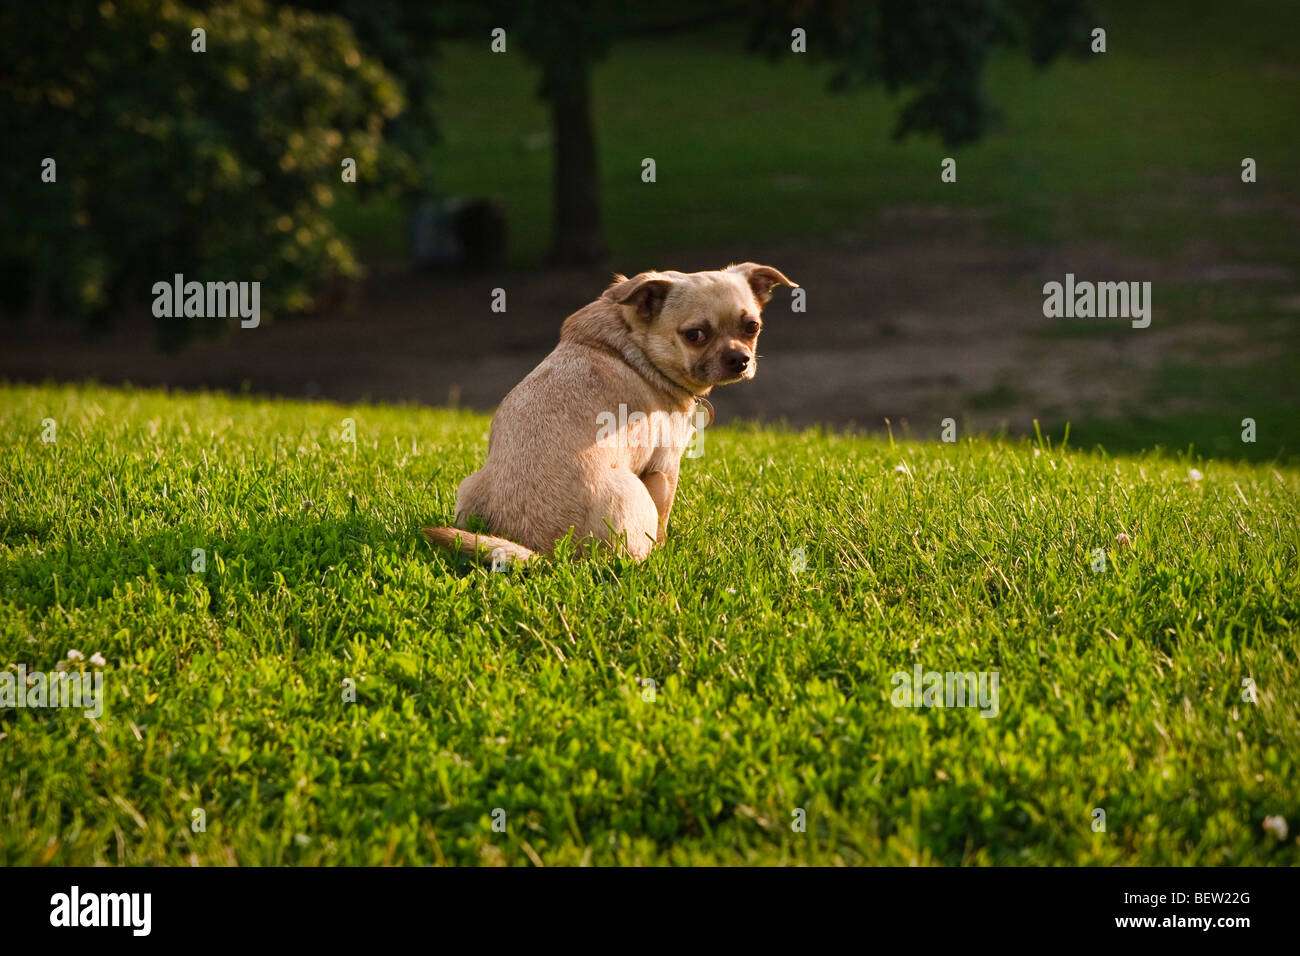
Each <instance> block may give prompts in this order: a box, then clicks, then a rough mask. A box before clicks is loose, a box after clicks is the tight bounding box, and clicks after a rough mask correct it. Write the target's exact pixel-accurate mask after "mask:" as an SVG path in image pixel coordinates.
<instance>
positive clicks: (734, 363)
mask: <svg viewBox="0 0 1300 956" xmlns="http://www.w3.org/2000/svg"><path fill="white" fill-rule="evenodd" d="M722 361H723V362H724V363H725V364H726V366H727V369H728V370H729V371H731V372H732V373H733V374H735V375H739V374H740V373H741V372H743V371H744V370H745V366H747V365H748V364H749V353H748V352H742V351H741V350H740V349H728V350H727V351H726V352H724V353H723V356H722Z"/></svg>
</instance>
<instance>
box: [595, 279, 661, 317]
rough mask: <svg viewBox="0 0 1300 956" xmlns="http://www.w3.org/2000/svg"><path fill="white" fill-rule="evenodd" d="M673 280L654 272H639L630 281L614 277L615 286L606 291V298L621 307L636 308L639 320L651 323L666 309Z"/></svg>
mask: <svg viewBox="0 0 1300 956" xmlns="http://www.w3.org/2000/svg"><path fill="white" fill-rule="evenodd" d="M672 284H673V283H672V280H671V279H665V278H663V277H662V276H660V275H658V274H657V273H654V272H639V273H637V274H636V275H634V276H633V277H632V278H630V279H625V278H623V277H622V276H620V275H616V276H614V284H613V285H611V286H610V287H609V288H608V289H606V290H605V295H604V298H606V299H609V300H610V301H611V302H616V303H618V304H619V305H630V306H633V307H635V308H636V314H637V317H638V318H641V319H643V320H645V321H647V322H648V321H650V320H651V319H653V318H654V317H655V316H657V315H658V314H659V310H660V309H662V308H663V307H664V299H666V298H667V297H668V290H669V288H671V287H672Z"/></svg>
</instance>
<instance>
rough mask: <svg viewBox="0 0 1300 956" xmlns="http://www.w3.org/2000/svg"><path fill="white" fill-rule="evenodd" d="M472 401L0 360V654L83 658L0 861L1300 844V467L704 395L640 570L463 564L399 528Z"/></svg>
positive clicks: (25, 726)
mask: <svg viewBox="0 0 1300 956" xmlns="http://www.w3.org/2000/svg"><path fill="white" fill-rule="evenodd" d="M346 418H351V419H353V420H354V421H355V426H356V443H355V445H351V444H347V443H344V442H343V441H341V435H342V431H343V422H344V419H346ZM45 419H53V420H54V422H55V423H56V427H57V440H56V441H55V442H52V443H45V442H43V441H42V440H41V431H42V422H43V420H45ZM487 424H488V421H487V419H486V418H484V417H480V416H476V415H471V414H467V413H457V412H450V411H431V410H423V409H413V408H392V407H372V406H354V407H343V406H335V405H328V404H303V403H295V402H286V401H260V400H257V401H255V400H248V399H242V398H228V397H222V396H211V395H198V396H167V395H164V394H161V393H157V392H137V391H129V390H125V391H124V390H107V389H100V388H65V387H47V388H27V387H13V386H3V387H0V426H2V428H3V431H2V434H3V437H2V438H0V462H3V464H2V465H0V502H3V512H0V668H2V667H4V666H5V665H10V666H11V667H14V666H16V665H17V664H19V663H22V664H25V665H26V666H27V669H28V670H29V671H36V670H43V671H44V670H52V669H53V668H54V667H55V666H56V663H57V662H58V661H59V660H60V659H62V658H64V657H65V656H66V655H67V653H68V651H69V650H70V649H74V648H75V649H77V650H79V651H81V652H82V653H83V654H85V655H86V657H87V658H89V657H90V656H91V655H92V654H94V653H96V652H98V653H101V654H102V655H103V657H104V658H105V659H106V663H105V664H104V666H103V671H104V675H105V692H106V704H105V708H104V713H103V715H102V716H101V717H100V718H99V719H90V718H87V717H84V716H82V714H81V712H80V711H76V712H74V711H70V710H32V709H22V710H17V709H9V710H0V780H3V781H4V784H3V786H0V863H3V864H28V863H41V862H44V863H53V864H96V863H107V864H119V863H134V864H142V863H169V864H184V863H186V862H191V861H193V862H199V863H204V864H224V863H240V864H267V865H272V864H284V863H339V864H342V863H349V864H363V863H382V862H388V863H404V864H423V863H441V862H444V861H445V862H448V863H456V864H476V863H510V864H522V865H527V864H529V863H530V862H532V863H536V862H538V861H541V862H544V863H547V864H576V863H583V862H586V863H614V862H620V863H647V864H663V863H739V862H761V863H837V862H846V863H862V862H866V863H887V864H910V863H926V864H928V863H947V864H962V863H964V864H971V863H1004V864H1009V863H1039V864H1060V863H1070V864H1193V863H1194V864H1229V863H1230V864H1264V863H1272V864H1286V865H1296V864H1300V847H1298V845H1297V841H1296V839H1295V831H1296V830H1297V829H1298V828H1300V796H1298V795H1297V792H1296V789H1295V785H1294V784H1295V780H1296V778H1297V775H1298V774H1300V766H1298V765H1297V764H1298V760H1300V758H1298V757H1297V753H1300V748H1298V747H1297V744H1300V695H1297V693H1296V687H1297V678H1298V677H1300V663H1298V662H1297V657H1298V655H1297V652H1298V651H1300V634H1298V632H1297V621H1298V620H1300V606H1298V604H1300V570H1298V565H1297V546H1298V544H1300V530H1298V529H1300V471H1296V470H1294V469H1291V468H1283V467H1274V466H1269V465H1244V464H1240V465H1239V464H1233V465H1228V464H1221V463H1219V462H1217V461H1203V460H1197V461H1189V460H1185V459H1177V458H1172V457H1155V456H1141V457H1134V458H1109V457H1105V456H1101V455H1097V454H1091V453H1083V452H1075V451H1072V450H1062V449H1060V448H1057V447H1049V446H1048V445H1046V444H1041V445H1040V444H1031V443H1028V442H1019V443H1010V442H1008V443H998V442H992V441H985V440H977V441H971V442H964V443H961V444H957V445H943V444H937V443H936V444H900V445H897V446H891V445H890V443H889V442H888V441H882V440H866V439H860V438H853V437H848V436H842V435H840V436H834V435H826V434H823V433H820V432H818V431H815V430H812V431H806V432H801V433H794V432H783V431H779V430H769V429H764V430H760V429H756V428H755V429H749V428H747V429H736V428H726V427H719V428H717V429H716V430H714V431H711V432H710V433H708V435H707V440H706V443H705V446H704V447H705V455H704V457H703V458H701V459H698V460H693V461H692V460H688V461H686V462H685V463H684V470H683V483H682V488H681V492H680V496H679V499H678V504H677V508H676V509H675V511H674V514H673V523H674V524H673V527H672V528H671V529H670V534H669V541H668V545H667V547H666V548H664V549H663V550H661V551H658V552H656V553H655V554H654V555H652V557H651V558H650V559H649V560H648V561H647V562H646V563H645V564H643V565H640V566H637V565H633V564H629V563H624V562H621V561H620V560H618V559H616V558H613V557H611V556H601V557H597V558H595V559H592V560H586V561H581V562H571V561H568V560H560V561H557V562H555V563H552V564H548V565H546V566H544V567H541V568H536V569H531V570H528V571H524V572H512V573H508V574H493V573H491V572H488V571H485V570H482V569H477V568H471V567H468V566H466V565H464V564H461V563H459V562H458V561H456V560H454V559H449V558H444V557H443V556H441V555H439V554H436V553H434V552H433V551H432V550H431V549H430V548H429V546H428V545H426V544H425V543H424V541H423V540H422V539H421V538H420V536H419V535H418V528H419V526H420V525H421V523H427V522H429V521H431V520H440V519H446V518H448V517H449V516H450V515H451V510H452V502H453V496H454V493H455V487H456V484H457V483H458V481H459V480H460V478H461V477H463V476H464V475H465V474H466V473H468V472H469V471H470V470H472V469H473V468H475V467H477V465H478V464H479V463H480V462H481V460H482V458H483V456H484V454H485V451H486V432H487ZM1193 468H1195V469H1198V470H1199V472H1201V473H1203V478H1202V479H1200V480H1195V479H1194V477H1193V476H1192V473H1191V469H1193ZM1120 532H1123V533H1126V534H1127V535H1129V536H1130V537H1131V539H1132V546H1131V547H1130V548H1120V547H1118V546H1117V544H1116V540H1115V539H1116V535H1117V534H1118V533H1120ZM195 548H202V549H204V550H205V552H206V570H204V571H203V572H201V573H199V572H194V571H192V570H191V566H192V565H191V563H192V560H193V558H192V554H193V549H195ZM796 548H803V549H805V551H806V558H807V568H806V569H805V570H803V571H798V572H796V571H793V570H792V569H791V564H792V561H791V554H792V551H793V550H794V549H796ZM1099 548H1100V549H1106V552H1107V553H1106V569H1105V570H1104V571H1102V572H1095V571H1094V570H1093V569H1092V568H1093V561H1094V558H1093V552H1094V549H1099ZM918 664H919V665H920V666H921V668H922V669H923V670H925V671H939V672H944V671H975V672H993V671H996V672H997V673H998V675H999V688H1000V699H999V706H998V712H997V714H996V716H992V717H987V718H986V717H982V716H981V715H980V713H979V711H978V710H974V709H943V708H931V709H914V708H900V707H895V706H892V705H891V692H892V690H893V684H892V681H891V675H893V674H894V673H895V672H907V673H911V672H912V671H913V668H914V666H916V665H918ZM1246 679H1251V680H1253V681H1254V682H1255V685H1256V687H1257V702H1256V703H1250V702H1247V701H1245V700H1243V681H1244V680H1246ZM349 680H350V681H354V682H355V688H356V694H355V701H354V702H349V701H346V700H345V699H344V683H345V681H349ZM646 680H653V681H654V682H655V687H654V693H653V695H651V694H650V693H649V688H648V687H647V685H646V684H645V683H644V681H646ZM650 696H653V700H650V699H647V698H648V697H650ZM497 808H500V809H501V810H503V811H504V823H505V829H504V832H496V831H494V829H493V825H492V824H493V819H494V811H495V810H496V809H497ZM1096 808H1100V809H1103V810H1104V811H1105V814H1106V829H1105V831H1104V832H1094V830H1093V819H1094V814H1093V811H1094V809H1096ZM196 809H201V810H203V811H204V814H205V817H206V829H205V830H204V831H203V832H194V830H192V828H191V823H192V820H193V819H194V815H193V812H194V811H195V810H196ZM796 809H802V810H803V811H805V813H806V819H807V827H806V832H796V831H795V830H793V829H792V826H791V823H792V819H793V812H794V811H795V810H796ZM1273 814H1281V815H1282V816H1284V817H1286V818H1287V820H1288V822H1289V823H1290V824H1291V829H1292V834H1291V838H1290V839H1289V840H1288V841H1287V842H1279V841H1277V840H1276V839H1275V838H1274V837H1273V836H1271V835H1270V834H1269V833H1267V832H1265V831H1264V830H1263V829H1262V828H1261V823H1262V821H1263V820H1264V818H1265V817H1266V816H1268V815H1273ZM498 819H500V816H499V815H498Z"/></svg>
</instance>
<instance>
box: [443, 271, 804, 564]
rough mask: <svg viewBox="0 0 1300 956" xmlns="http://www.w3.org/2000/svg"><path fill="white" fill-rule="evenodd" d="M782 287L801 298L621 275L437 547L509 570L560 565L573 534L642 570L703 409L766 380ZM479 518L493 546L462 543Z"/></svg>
mask: <svg viewBox="0 0 1300 956" xmlns="http://www.w3.org/2000/svg"><path fill="white" fill-rule="evenodd" d="M776 285H785V286H791V287H795V283H793V282H791V281H790V280H789V279H787V278H786V277H785V276H783V275H782V274H781V273H780V272H779V271H777V270H776V269H773V268H772V267H771V266H760V265H756V264H754V263H752V262H746V263H744V264H742V265H733V266H728V267H727V268H726V269H724V270H721V271H717V272H691V273H684V272H642V273H640V274H639V275H635V276H633V277H632V278H630V279H625V278H623V277H622V276H616V277H615V280H614V283H613V285H611V286H610V287H609V288H608V289H606V290H605V292H604V294H603V295H602V296H601V297H600V298H599V299H597V300H596V301H595V302H592V303H591V304H590V305H588V306H587V307H586V308H584V309H581V310H580V311H578V312H575V313H574V314H573V315H571V316H569V317H568V318H567V319H565V321H564V326H563V327H562V328H561V329H560V344H559V345H557V346H556V347H555V350H554V351H553V352H551V354H550V355H548V356H547V357H546V358H545V359H544V360H543V361H542V364H540V365H538V366H537V368H535V369H533V371H532V372H531V373H529V375H528V377H527V378H525V379H524V380H523V381H522V382H520V383H519V384H518V385H516V386H515V388H514V389H513V390H512V391H511V392H510V394H509V395H507V396H506V397H505V400H504V401H503V402H502V403H501V407H500V408H498V409H497V413H496V417H494V418H493V419H492V431H491V434H490V436H489V438H488V458H487V463H486V464H485V465H484V466H483V468H482V470H480V471H476V472H475V473H474V474H472V475H470V476H469V477H468V478H466V479H465V480H464V481H463V482H462V483H461V486H460V491H459V492H458V494H457V496H456V524H457V525H458V526H459V527H458V528H425V529H424V533H425V535H427V536H428V538H429V540H430V541H432V542H434V543H435V544H437V545H440V546H442V547H445V548H451V549H458V548H464V549H465V550H466V551H469V552H472V553H474V554H475V555H477V556H479V557H483V556H484V555H485V554H488V553H490V554H491V555H492V557H493V560H494V562H495V561H504V562H506V563H509V562H513V561H522V560H526V559H528V558H531V557H532V556H533V555H534V554H535V553H537V552H546V553H549V552H550V551H551V550H552V549H553V548H554V547H555V545H556V543H557V542H558V541H560V539H562V538H563V537H564V536H565V535H566V534H567V533H568V532H569V530H570V529H573V531H574V538H575V539H576V540H578V541H580V542H582V544H583V546H586V545H587V544H589V543H590V542H592V541H598V542H602V543H605V544H608V545H611V546H615V547H621V548H624V549H626V551H627V553H629V554H631V555H632V556H633V557H635V558H637V559H638V560H640V559H642V558H644V557H645V556H646V555H648V554H649V553H650V549H651V548H652V547H654V545H655V544H656V543H662V542H663V540H664V532H665V530H666V529H667V526H668V515H669V513H670V512H671V511H672V507H673V497H674V496H675V494H676V492H677V473H678V470H679V468H680V467H681V459H682V452H683V451H684V450H685V448H686V446H687V443H688V442H689V441H690V438H691V435H692V429H693V427H694V413H695V410H696V407H697V401H696V400H697V397H701V398H702V397H703V396H705V395H707V394H708V393H709V391H710V390H711V389H712V388H713V387H714V386H715V385H727V384H730V383H732V382H738V381H741V380H742V379H750V378H753V377H754V366H755V363H756V362H757V358H758V356H757V353H756V352H755V347H756V346H757V345H758V334H759V332H760V331H761V330H762V309H763V306H764V305H766V304H767V302H768V300H769V299H771V297H772V288H773V286H776ZM620 406H621V407H620ZM638 413H640V414H638ZM471 515H477V516H478V517H479V518H481V519H482V520H483V522H484V523H485V524H486V526H487V529H488V530H489V531H490V532H491V535H476V534H471V533H469V532H467V531H464V530H461V529H463V528H464V527H465V526H466V525H467V523H468V521H469V518H470V516H471Z"/></svg>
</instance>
